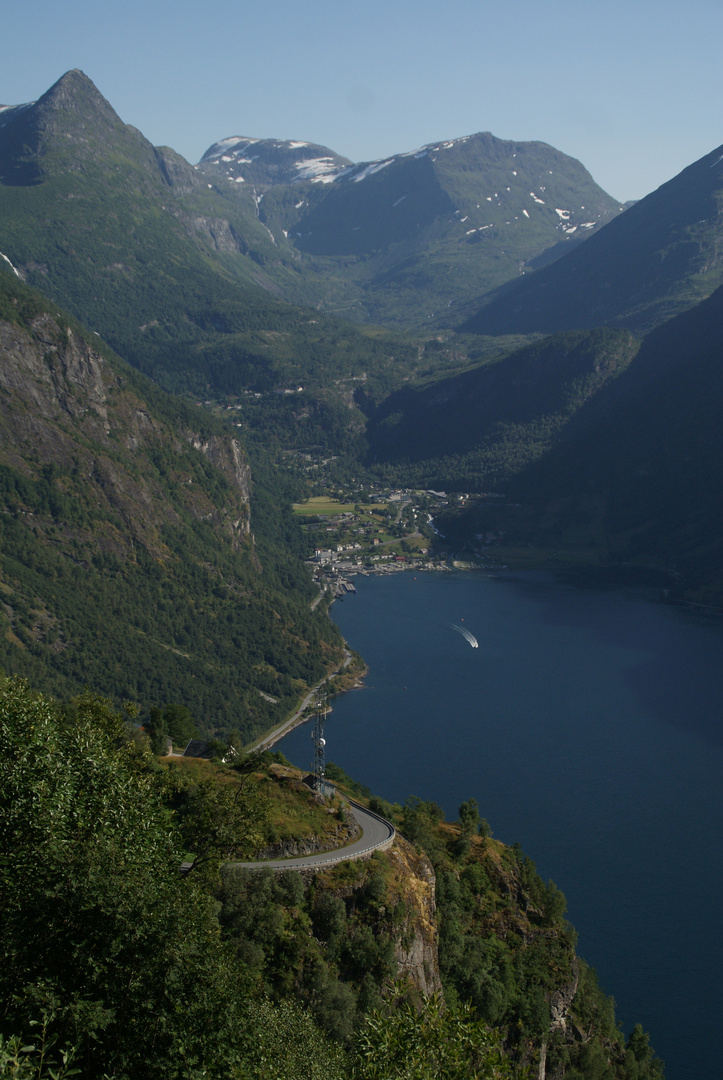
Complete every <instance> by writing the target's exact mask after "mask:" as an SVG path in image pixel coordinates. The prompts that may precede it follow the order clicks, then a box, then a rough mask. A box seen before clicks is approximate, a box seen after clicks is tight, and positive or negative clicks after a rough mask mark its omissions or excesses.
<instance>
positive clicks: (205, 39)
mask: <svg viewBox="0 0 723 1080" xmlns="http://www.w3.org/2000/svg"><path fill="white" fill-rule="evenodd" d="M0 26H1V27H2V34H1V36H0V104H3V105H17V104H21V103H23V102H26V101H33V100H36V99H37V98H38V97H40V96H41V95H42V94H43V93H44V92H45V91H46V90H47V89H48V88H49V87H50V86H52V84H53V83H54V82H55V81H56V80H57V79H58V78H60V76H61V75H63V74H64V72H66V71H68V70H70V69H71V68H80V69H81V70H82V71H84V72H85V74H86V75H88V76H89V77H90V78H91V79H92V80H93V82H94V83H95V85H96V86H97V88H98V89H99V90H100V92H101V93H102V94H103V96H104V97H105V98H107V99H108V101H109V102H110V103H111V105H112V106H113V108H114V109H115V110H116V112H117V113H118V114H119V115H120V117H121V119H122V120H124V121H125V122H126V123H129V124H133V125H134V126H135V127H137V128H139V129H140V130H141V131H142V132H143V134H144V135H145V136H146V137H147V138H148V139H150V141H151V142H152V143H153V144H154V145H156V146H161V145H164V146H171V147H173V149H174V150H177V151H178V152H179V153H180V154H182V155H183V156H184V157H185V158H187V159H188V160H189V161H191V162H194V163H195V162H197V161H198V160H199V159H200V158H201V156H202V155H203V153H204V152H205V150H206V149H207V148H208V147H209V146H210V145H211V144H212V143H214V142H216V141H217V140H218V139H221V138H225V137H228V136H232V135H247V136H252V137H255V138H278V139H300V140H304V141H307V142H315V143H320V144H321V145H323V146H328V147H330V148H331V149H332V150H334V151H336V152H337V153H339V154H343V155H344V156H345V157H348V158H350V159H351V160H352V161H356V162H359V161H372V160H375V159H377V158H382V157H387V156H389V155H391V154H394V153H403V152H405V151H408V150H412V149H414V148H416V147H418V146H423V145H424V144H426V143H430V142H436V141H438V140H442V139H452V138H456V137H458V136H460V135H470V134H472V133H474V132H477V131H490V132H492V134H493V135H496V136H497V137H498V138H501V139H512V140H515V141H526V140H539V141H541V142H546V143H549V144H550V145H552V146H554V147H555V148H556V149H557V150H561V151H563V152H564V153H566V154H570V155H571V156H572V157H575V158H577V159H578V160H580V161H581V162H582V163H583V165H585V167H586V168H587V169H588V170H589V171H590V172H591V173H592V175H593V177H594V179H595V180H596V181H597V183H598V184H600V186H601V187H603V188H604V189H605V190H606V191H607V192H608V193H609V194H610V195H612V196H613V197H614V198H616V199H619V200H620V201H621V202H624V201H626V200H629V199H639V198H642V197H643V196H644V195H646V194H648V193H649V192H650V191H653V190H654V189H655V188H657V187H659V186H660V184H662V183H665V181H666V180H669V179H671V178H672V177H673V176H675V175H676V174H677V173H679V172H680V171H681V169H683V168H685V167H686V166H687V165H689V164H691V163H692V162H693V161H696V160H697V159H698V158H700V157H702V156H703V155H704V154H707V153H709V152H710V151H711V150H714V149H716V148H717V147H718V146H719V145H720V144H721V143H723V122H722V121H723V116H722V111H721V104H722V103H723V93H722V91H723V62H722V60H721V55H720V53H721V43H723V0H608V2H607V3H600V2H595V3H593V2H591V0H496V2H491V0H357V2H351V0H253V2H251V0H205V3H203V4H201V3H199V2H198V0H194V2H193V3H192V2H191V0H123V2H122V3H121V2H119V0H100V2H99V0H92V2H91V0H62V2H61V3H59V2H58V0H23V3H22V4H19V3H10V2H9V0H6V2H5V4H4V5H3V11H2V18H1V20H0Z"/></svg>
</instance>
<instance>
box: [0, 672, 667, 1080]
mask: <svg viewBox="0 0 723 1080" xmlns="http://www.w3.org/2000/svg"><path fill="white" fill-rule="evenodd" d="M191 764H192V765H193V764H194V763H191ZM195 764H199V763H195ZM207 769H210V766H207ZM289 773H293V770H288V769H283V768H282V769H281V770H280V771H279V770H278V768H277V769H275V768H274V765H273V763H271V762H270V761H269V758H268V757H267V758H266V759H265V760H264V759H255V760H251V761H246V760H243V759H239V760H238V761H237V763H236V764H235V765H233V766H227V767H225V768H224V767H222V766H220V765H218V766H216V767H215V772H208V771H207V772H206V773H205V774H199V773H198V771H197V770H195V769H183V768H181V767H180V766H175V767H174V766H173V764H172V763H169V762H168V761H166V762H165V764H164V765H159V763H158V761H157V760H156V759H155V758H154V757H153V756H152V755H151V754H150V752H149V749H148V744H147V740H146V738H145V736H143V735H142V734H139V733H138V731H137V730H136V729H135V728H134V727H133V725H132V722H129V718H128V716H124V715H123V714H118V713H117V712H116V711H115V710H114V709H113V708H112V706H111V704H110V703H109V702H107V701H105V700H103V699H102V698H98V697H97V696H94V695H92V694H84V695H83V696H81V697H80V698H77V699H75V700H73V701H71V702H68V703H67V704H66V705H65V706H62V707H61V706H60V705H58V704H54V703H53V702H51V701H49V700H48V699H46V698H43V697H40V696H38V695H37V694H35V693H34V692H33V691H31V690H30V688H28V687H27V686H25V685H23V684H22V683H20V682H18V681H15V680H10V681H2V682H1V683H0V781H1V782H0V826H1V827H0V837H2V839H1V840H0V853H1V855H2V857H1V858H0V930H1V933H0V958H1V959H2V963H0V997H1V998H2V1001H3V1005H4V1008H3V1014H2V1019H0V1069H1V1070H2V1072H3V1075H6V1076H14V1077H16V1078H23V1080H24V1078H25V1077H28V1078H29V1077H31V1076H35V1077H37V1078H38V1080H59V1078H61V1077H62V1078H65V1077H69V1076H71V1075H73V1074H74V1071H75V1074H79V1075H80V1076H81V1077H83V1078H84V1080H95V1078H96V1077H97V1078H98V1080H102V1078H104V1077H110V1076H114V1077H119V1078H120V1077H127V1078H128V1080H141V1078H143V1080H162V1078H169V1080H170V1078H176V1077H177V1078H180V1077H183V1078H184V1080H188V1078H191V1080H193V1078H196V1077H198V1078H200V1077H213V1078H217V1080H227V1078H228V1077H238V1078H241V1077H251V1078H254V1077H255V1078H258V1080H262V1078H263V1080H272V1078H274V1077H278V1076H284V1077H288V1078H294V1080H296V1078H299V1080H300V1078H301V1077H312V1080H313V1078H319V1080H321V1078H322V1077H323V1078H326V1080H336V1078H338V1080H341V1078H342V1077H347V1076H351V1077H353V1078H357V1080H375V1078H381V1077H385V1078H389V1080H394V1078H397V1077H399V1078H401V1077H408V1076H413V1077H416V1078H418V1080H463V1078H464V1080H469V1078H470V1077H477V1078H480V1080H482V1078H486V1080H493V1078H498V1080H501V1078H503V1077H519V1078H520V1080H522V1077H523V1076H528V1075H529V1074H530V1069H538V1068H539V1067H540V1066H541V1067H542V1068H543V1069H545V1068H546V1073H545V1075H547V1076H548V1077H551V1076H554V1077H559V1078H560V1080H563V1078H565V1077H566V1078H567V1080H577V1078H579V1077H587V1078H590V1080H592V1078H595V1080H597V1078H600V1080H659V1078H660V1077H661V1075H662V1072H661V1067H660V1063H659V1062H658V1061H657V1059H655V1057H654V1055H653V1053H652V1051H651V1050H650V1047H649V1046H648V1041H647V1038H646V1037H645V1035H644V1034H643V1032H642V1029H641V1028H640V1027H639V1026H638V1027H636V1028H635V1030H634V1031H633V1032H632V1033H631V1035H630V1036H629V1038H628V1039H627V1041H625V1040H624V1039H623V1037H622V1034H621V1032H620V1031H619V1030H618V1028H617V1027H616V1025H615V1020H614V1013H613V1007H612V1002H611V1001H610V1000H609V999H606V998H605V997H604V995H602V994H601V992H600V991H599V989H598V988H597V986H596V982H595V978H594V975H593V974H592V973H591V972H589V971H588V969H587V968H586V967H585V965H584V964H582V963H581V961H579V960H578V959H577V958H576V956H575V952H574V931H573V930H572V928H571V927H570V926H569V924H567V922H566V921H565V919H564V907H565V905H564V897H563V896H562V894H561V893H560V892H559V891H558V890H557V889H556V888H555V887H554V885H552V883H549V884H548V885H547V886H545V885H544V884H543V883H542V881H541V880H540V879H539V877H538V876H537V874H536V873H535V870H534V866H533V865H532V863H531V862H530V861H529V859H526V858H525V857H524V855H523V854H522V853H521V852H520V851H519V850H518V849H508V848H505V847H504V846H503V845H501V844H499V843H497V842H495V841H493V840H491V839H490V838H489V836H488V832H489V829H488V827H487V825H486V823H484V822H481V821H480V819H479V813H478V810H477V806H476V804H475V802H474V800H471V801H469V802H468V803H464V804H463V805H462V806H461V807H460V811H459V813H460V818H459V822H458V823H457V824H456V825H454V826H449V825H445V824H444V822H443V821H442V820H441V813H440V811H439V810H438V808H437V807H435V806H434V805H433V804H429V803H424V802H423V801H420V800H418V799H410V800H409V801H408V802H407V805H406V806H405V807H404V808H402V807H396V808H395V807H387V806H385V805H384V804H381V803H379V801H378V800H377V801H376V803H374V802H373V805H376V807H377V809H381V810H383V811H385V812H386V813H391V814H393V815H396V816H398V818H399V823H400V825H401V827H402V829H403V832H404V834H405V835H406V837H408V839H407V840H405V839H399V840H398V841H396V843H395V845H394V847H393V848H392V849H391V850H390V851H389V852H387V853H385V854H383V855H379V856H374V857H373V858H371V859H369V860H366V861H360V862H356V863H354V862H347V863H342V864H340V865H339V866H337V867H336V868H333V869H330V870H327V871H324V872H322V873H320V874H318V875H314V874H311V875H310V876H307V877H306V878H304V877H302V875H301V874H298V873H294V872H293V871H287V872H284V873H283V874H280V875H278V876H276V877H274V876H273V875H271V874H270V873H266V874H263V873H262V874H253V873H249V872H247V871H243V870H242V869H239V868H234V867H233V866H228V867H227V868H226V869H224V870H223V871H222V872H221V865H222V863H223V861H224V860H228V859H229V858H235V859H239V858H241V859H243V858H244V857H248V856H249V855H251V854H253V853H254V852H255V851H256V850H257V849H258V847H259V845H260V844H261V843H263V842H264V837H265V835H266V834H267V832H268V828H269V821H270V818H271V816H272V815H273V811H274V806H276V805H279V802H278V800H282V802H281V805H283V806H284V808H285V818H286V819H287V820H290V819H296V820H299V819H301V820H305V821H309V820H314V813H315V814H316V820H317V821H318V820H319V817H321V818H324V817H325V818H327V819H328V817H329V815H330V814H331V815H332V816H333V817H334V818H335V819H338V818H340V817H342V816H343V814H344V807H343V802H341V801H340V800H339V798H338V797H337V796H335V797H334V799H333V800H328V801H327V802H324V800H323V799H322V800H321V801H320V800H319V799H318V798H315V797H314V795H313V794H312V792H311V791H310V789H308V788H305V787H304V785H303V783H301V782H300V780H293V778H291V777H289V778H288V779H283V777H284V776H286V775H288V774H289ZM184 856H185V858H186V860H187V862H189V863H191V864H192V866H191V869H190V871H189V872H188V873H186V874H185V875H182V874H181V872H180V868H181V862H182V860H183V859H184ZM430 859H431V862H430ZM432 864H433V866H434V869H432ZM435 878H436V903H435V897H434V891H435V890H434V885H435ZM437 948H438V955H439V961H438V963H439V967H437ZM420 951H422V952H423V955H424V957H425V959H424V964H423V965H422V964H420V963H419V962H418V961H417V974H416V975H415V974H411V973H410V974H409V975H408V977H406V978H405V977H404V964H405V963H406V962H407V960H406V959H405V958H411V957H412V956H413V955H414V954H415V953H416V954H417V956H418V955H419V953H420ZM408 970H409V969H408ZM439 971H441V977H442V985H443V993H444V999H446V1007H444V1006H443V1000H444V999H443V998H442V997H441V995H440V994H439V993H437V994H433V995H432V996H430V997H429V998H427V1000H424V999H423V998H422V997H421V996H420V989H421V986H420V983H421V981H422V980H425V981H426V982H428V983H431V984H432V986H434V984H435V982H436V983H437V985H438V981H439ZM491 1025H494V1027H492V1026H491Z"/></svg>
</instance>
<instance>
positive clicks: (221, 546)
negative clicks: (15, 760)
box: [0, 272, 341, 738]
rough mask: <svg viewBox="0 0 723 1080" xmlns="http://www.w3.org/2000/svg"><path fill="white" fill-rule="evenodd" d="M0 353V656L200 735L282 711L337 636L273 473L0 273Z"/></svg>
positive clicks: (28, 671) (320, 670) (37, 675)
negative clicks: (183, 717)
mask: <svg viewBox="0 0 723 1080" xmlns="http://www.w3.org/2000/svg"><path fill="white" fill-rule="evenodd" d="M89 341H91V342H92V343H93V344H92V345H91V344H89ZM0 349H1V350H2V359H3V362H2V366H1V367H0V386H1V388H2V395H1V396H0V428H1V430H2V442H1V449H0V484H1V485H2V510H3V513H2V515H0V534H1V536H2V549H1V553H0V575H1V577H0V588H1V589H2V607H1V608H0V619H1V620H2V634H0V664H2V666H3V667H4V668H5V670H6V671H7V672H14V673H20V674H24V675H27V676H29V677H31V678H32V679H33V682H34V684H35V685H36V686H38V687H40V688H43V689H46V690H50V691H52V692H54V693H61V694H64V695H66V696H67V695H68V694H71V693H74V692H78V691H80V690H82V689H83V687H85V686H90V687H92V688H93V689H96V690H100V691H102V692H103V693H105V694H110V695H112V696H113V697H114V698H115V699H116V700H121V699H122V698H128V699H130V700H134V701H143V702H144V703H145V704H146V706H147V707H148V706H151V705H155V706H159V707H162V706H165V705H168V704H171V703H173V702H177V701H179V700H180V701H183V702H184V703H185V705H187V706H188V707H189V708H190V710H191V712H192V714H193V716H194V717H195V718H196V722H197V724H198V725H199V727H200V728H201V729H203V730H204V731H211V730H217V731H222V732H226V733H228V732H231V731H234V730H235V731H237V732H239V733H240V734H241V735H242V737H244V738H250V737H251V736H252V735H253V734H256V733H260V732H261V731H262V730H264V729H265V728H267V727H269V726H270V725H271V724H273V723H274V722H276V721H277V720H280V719H282V718H284V717H285V716H286V715H287V714H288V712H290V711H291V710H292V708H293V707H294V706H295V705H296V704H297V702H298V701H299V700H300V699H301V698H302V697H303V695H304V693H305V692H306V690H307V689H308V687H309V686H310V685H312V684H313V683H314V682H315V681H317V680H318V679H319V678H321V677H323V675H324V674H326V672H327V671H328V670H329V669H330V668H331V667H333V666H334V664H335V661H336V660H337V659H338V658H339V656H340V648H341V641H340V638H339V635H338V633H337V632H336V630H335V628H334V627H333V626H332V624H331V623H330V622H329V620H328V619H327V618H326V616H325V614H324V612H323V609H320V610H319V611H317V612H316V613H313V612H311V611H310V602H311V600H312V599H313V597H314V595H315V592H314V589H313V587H312V584H311V580H310V577H309V575H308V572H307V571H306V569H305V568H304V567H303V565H302V562H301V559H302V557H303V556H304V555H305V550H306V549H305V544H304V540H303V538H302V536H301V534H300V533H299V532H298V531H297V530H296V529H295V527H294V523H293V521H292V519H291V515H290V513H288V514H285V513H284V507H286V506H287V505H288V503H289V502H290V492H289V491H287V490H286V489H285V487H284V481H283V478H282V477H281V476H279V475H278V474H276V473H274V472H273V471H270V470H269V469H268V468H265V467H264V466H263V463H259V467H258V469H257V470H255V471H254V470H253V469H252V467H251V465H250V463H249V461H248V459H247V457H246V453H245V451H244V449H243V447H242V446H241V445H240V443H239V442H238V441H237V439H235V438H234V437H233V436H232V435H231V434H230V429H229V428H228V427H226V426H224V425H222V424H220V423H218V422H216V421H214V420H213V418H212V417H210V416H209V415H208V414H207V413H206V412H204V411H202V410H200V409H197V408H195V407H193V406H190V405H188V404H184V403H183V402H181V401H179V400H178V399H173V398H170V397H168V396H167V395H165V394H164V393H162V392H161V391H159V390H158V388H157V387H154V386H153V384H151V383H149V382H148V381H147V380H146V379H144V378H143V377H142V376H140V375H139V374H138V373H137V372H135V371H134V370H133V369H132V368H130V367H128V365H126V364H124V363H123V362H122V361H120V360H119V359H118V358H117V357H115V356H113V355H112V354H111V353H110V351H109V350H107V349H106V348H104V347H103V345H102V343H101V342H100V339H98V338H96V337H94V336H93V335H90V337H88V336H87V335H86V334H85V333H84V331H83V329H82V327H80V326H79V325H78V324H76V323H74V322H73V321H72V320H69V319H68V317H67V316H65V315H63V314H62V312H60V311H59V310H58V309H56V308H53V307H52V306H50V305H49V304H48V303H47V301H45V300H44V298H42V297H40V296H38V295H37V294H34V293H31V292H30V291H29V290H28V289H27V288H26V287H24V286H23V285H22V284H21V283H20V282H19V281H17V279H15V278H13V277H12V276H11V275H9V274H7V273H4V272H2V273H0Z"/></svg>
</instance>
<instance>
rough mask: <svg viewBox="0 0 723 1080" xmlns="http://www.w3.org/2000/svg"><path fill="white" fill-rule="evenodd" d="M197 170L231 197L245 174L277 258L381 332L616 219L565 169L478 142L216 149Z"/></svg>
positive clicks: (536, 151)
mask: <svg viewBox="0 0 723 1080" xmlns="http://www.w3.org/2000/svg"><path fill="white" fill-rule="evenodd" d="M279 156H283V159H284V161H285V162H286V161H287V160H288V165H286V166H285V167H284V168H283V169H281V168H279V167H278V166H277V164H276V162H277V159H278V158H279ZM199 169H200V170H201V171H203V173H204V175H206V176H208V177H209V178H213V179H215V178H217V177H218V174H219V172H220V171H221V170H222V169H224V170H225V171H226V172H227V174H228V177H229V179H230V181H233V182H234V183H235V186H236V187H243V186H244V185H243V184H241V183H240V182H239V181H240V177H241V176H243V177H244V180H245V181H246V180H251V179H252V177H254V176H257V177H258V178H259V183H260V184H261V187H260V189H259V190H261V189H263V190H262V195H261V197H260V198H262V199H263V201H259V216H260V219H261V221H263V222H264V223H265V224H266V225H267V226H268V228H269V230H270V231H271V233H272V234H273V235H274V237H275V238H276V240H277V242H278V244H279V245H280V247H283V245H284V244H287V245H288V246H289V247H290V248H292V249H293V250H295V251H296V252H297V253H300V254H301V256H302V266H306V267H310V268H311V269H313V270H314V271H315V272H316V273H318V274H320V275H326V276H329V277H332V278H334V279H336V278H340V277H341V278H343V279H344V280H346V281H347V282H349V283H351V284H356V286H357V291H358V295H357V297H356V300H355V303H354V304H351V303H350V304H347V306H346V308H345V309H344V310H345V311H346V313H347V314H349V315H351V316H353V317H356V318H359V317H364V318H369V319H372V320H373V321H377V322H381V323H386V324H393V325H406V326H424V325H426V324H427V323H428V322H429V320H430V318H432V317H439V316H442V315H444V316H446V317H449V309H450V307H451V306H452V305H457V304H459V303H461V302H464V301H466V300H469V299H470V298H472V297H473V296H474V294H475V291H476V292H477V293H479V292H482V291H486V290H488V289H491V288H493V287H495V286H497V285H500V284H501V283H502V282H505V281H507V280H510V279H517V278H518V277H519V274H520V272H521V271H522V270H523V268H524V267H525V266H526V265H528V264H530V265H532V264H534V263H535V261H536V260H538V259H540V258H543V259H545V260H547V259H550V258H556V257H559V255H561V254H563V253H564V252H566V251H567V250H568V249H570V248H571V247H573V246H575V245H576V244H577V243H578V242H579V241H580V240H581V239H583V238H586V237H587V236H589V235H591V234H592V233H593V232H595V230H596V229H597V228H599V227H600V225H601V224H603V223H604V222H606V221H609V220H610V219H611V218H612V217H614V216H615V215H616V214H617V213H619V212H620V210H621V209H622V207H621V206H620V205H619V204H617V203H616V202H615V201H614V200H613V199H612V198H610V196H609V195H606V194H605V192H604V191H602V189H601V188H599V187H598V186H597V184H595V183H594V181H593V179H592V177H591V176H590V175H589V173H588V172H587V171H586V170H585V169H584V168H583V166H582V165H581V164H580V163H579V162H578V161H575V160H574V159H573V158H570V157H568V156H567V155H565V154H562V153H560V152H559V151H557V150H555V149H553V148H552V147H550V146H547V145H546V144H544V143H533V142H526V143H518V142H506V141H504V140H501V139H497V138H495V136H493V135H491V134H490V133H489V132H484V133H479V134H476V135H468V136H464V137H462V138H458V139H451V140H447V141H442V142H439V143H430V144H429V145H427V146H423V147H420V148H419V149H418V150H414V151H410V152H408V153H403V154H396V155H392V156H391V157H389V158H385V159H383V160H379V161H373V162H365V163H362V164H354V165H351V164H348V163H344V162H343V161H340V160H339V159H337V158H335V156H334V155H332V154H331V152H330V151H328V150H326V149H325V148H323V147H314V146H306V144H303V143H283V144H280V143H273V142H268V141H266V142H264V141H255V142H254V143H253V145H251V142H250V140H245V139H244V140H233V139H227V140H222V141H221V142H220V143H216V144H214V146H213V147H211V148H210V149H209V150H208V151H207V152H206V154H205V155H204V157H203V159H202V160H201V162H200V163H199ZM274 170H277V172H275V171H274ZM284 178H285V179H284ZM271 181H273V183H270V182H271ZM289 181H290V182H289Z"/></svg>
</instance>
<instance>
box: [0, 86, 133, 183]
mask: <svg viewBox="0 0 723 1080" xmlns="http://www.w3.org/2000/svg"><path fill="white" fill-rule="evenodd" d="M4 116H5V117H6V119H5V122H4V123H2V124H0V179H2V180H3V182H4V183H6V184H7V183H9V184H21V185H24V184H34V183H38V182H39V181H41V180H42V179H46V178H47V177H48V176H49V175H51V174H53V173H58V172H82V171H84V169H85V168H86V166H87V165H88V164H89V163H91V162H94V161H97V160H99V159H100V158H102V157H103V155H104V154H105V152H107V151H108V150H109V149H111V148H112V149H113V151H114V152H116V153H117V152H118V150H119V148H121V147H124V148H125V151H124V152H125V153H126V155H127V156H130V157H134V156H135V157H137V156H138V155H139V154H140V155H141V156H142V157H143V158H145V159H148V160H150V159H152V157H153V154H152V148H151V146H150V143H148V142H147V140H146V139H144V138H143V136H142V135H140V133H139V132H137V131H135V129H134V128H131V127H128V126H127V125H126V124H124V123H123V121H122V120H121V119H120V117H119V116H118V114H117V113H116V112H115V110H114V109H113V107H112V106H111V105H110V104H109V102H107V101H106V99H105V98H104V97H103V95H102V94H101V93H100V91H99V90H98V89H97V87H96V86H95V84H94V83H93V82H92V80H91V79H89V78H88V76H87V75H86V74H85V73H84V72H83V71H80V70H79V69H78V68H74V69H73V70H71V71H66V73H65V74H64V75H62V76H61V77H60V78H59V79H58V81H57V82H55V83H53V85H52V86H51V87H50V89H49V90H47V91H46V92H45V93H44V94H43V95H42V97H40V98H38V100H37V101H36V102H33V103H32V104H29V105H24V106H15V107H10V108H9V109H6V110H4Z"/></svg>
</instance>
